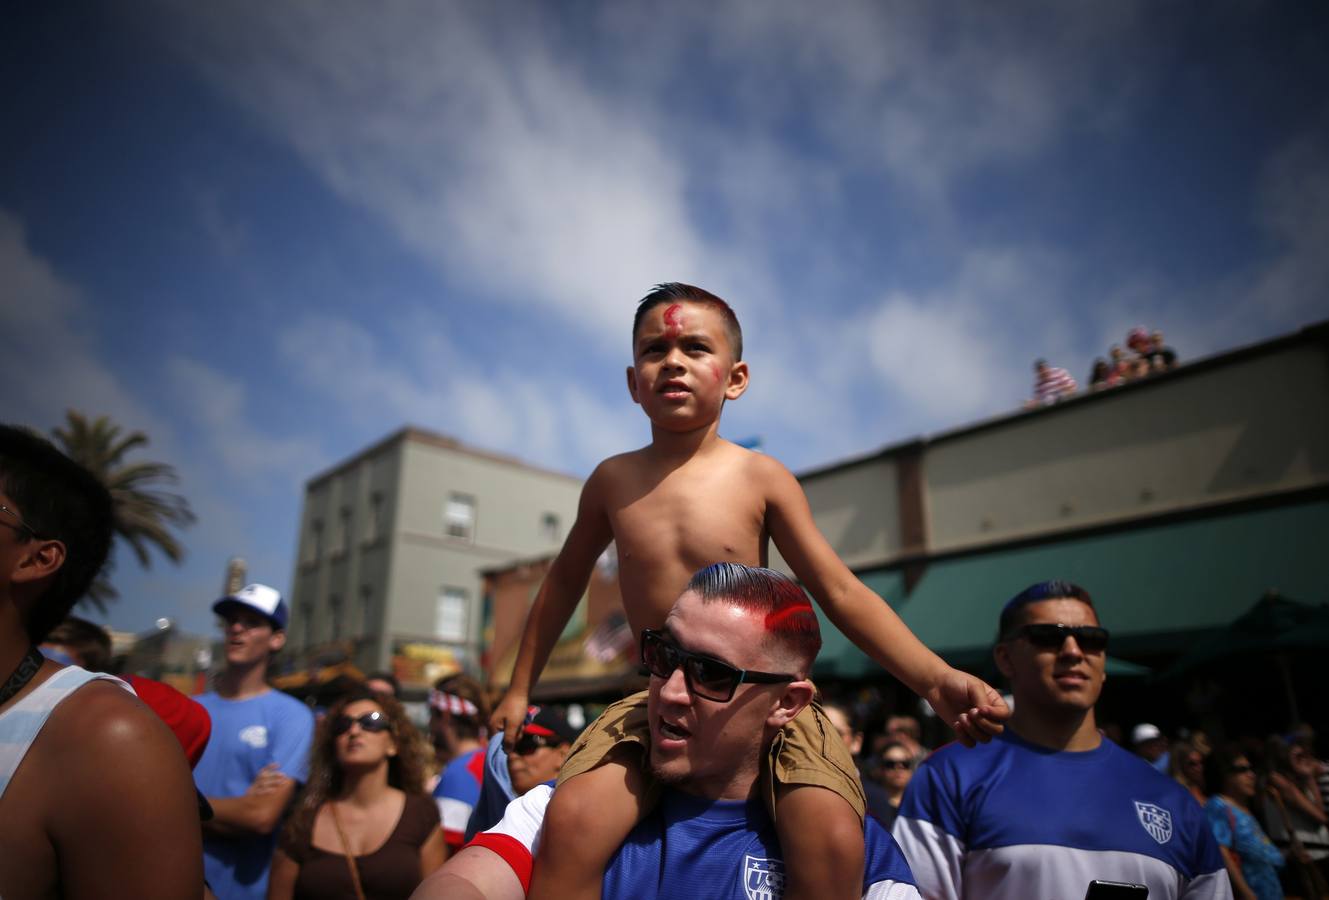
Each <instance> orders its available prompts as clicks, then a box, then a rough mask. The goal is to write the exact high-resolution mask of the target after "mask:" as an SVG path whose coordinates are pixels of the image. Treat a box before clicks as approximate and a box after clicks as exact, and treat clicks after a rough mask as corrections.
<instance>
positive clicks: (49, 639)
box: [46, 616, 111, 672]
mask: <svg viewBox="0 0 1329 900" xmlns="http://www.w3.org/2000/svg"><path fill="white" fill-rule="evenodd" d="M46 643H48V644H59V645H61V646H62V647H66V648H68V649H69V650H71V651H72V653H70V656H73V657H75V660H76V662H78V664H79V665H80V666H82V667H83V668H85V669H87V670H88V671H89V672H109V671H110V669H111V636H110V635H109V634H107V633H106V629H105V628H102V627H101V626H100V625H94V624H93V623H91V622H89V621H88V620H87V619H80V618H79V617H78V616H66V617H65V620H64V621H63V622H61V623H60V624H59V625H57V626H55V627H54V628H52V629H51V630H50V632H48V633H47V635H46Z"/></svg>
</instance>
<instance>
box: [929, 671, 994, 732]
mask: <svg viewBox="0 0 1329 900" xmlns="http://www.w3.org/2000/svg"><path fill="white" fill-rule="evenodd" d="M923 699H925V700H927V702H928V703H930V704H932V708H933V709H934V710H936V711H937V715H939V716H941V720H942V721H943V722H945V723H946V724H947V725H949V726H951V727H952V728H954V729H955V734H956V736H957V737H958V738H959V740H960V743H962V744H964V745H965V746H966V747H972V746H974V745H975V744H986V743H987V742H988V741H990V740H992V738H993V736H994V735H998V734H1001V732H1002V730H1003V729H1004V728H1005V726H1004V725H1002V723H1003V722H1005V721H1006V720H1007V719H1009V718H1010V717H1011V710H1010V707H1008V706H1007V705H1006V701H1005V700H1003V699H1001V694H998V693H997V692H996V691H995V690H993V689H992V687H990V686H989V685H988V683H987V682H985V681H984V680H983V679H981V678H975V677H974V676H973V675H970V674H969V673H967V672H961V671H960V670H959V669H954V668H952V669H950V670H949V671H948V672H946V673H945V674H944V675H943V676H942V678H941V680H940V681H939V682H938V683H937V686H936V687H934V688H933V689H932V690H930V691H928V692H926V693H925V694H924V695H923Z"/></svg>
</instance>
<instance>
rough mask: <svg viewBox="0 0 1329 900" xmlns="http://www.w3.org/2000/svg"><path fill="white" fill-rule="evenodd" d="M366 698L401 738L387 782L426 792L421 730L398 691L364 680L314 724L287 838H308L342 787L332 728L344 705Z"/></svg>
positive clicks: (296, 841) (397, 738)
mask: <svg viewBox="0 0 1329 900" xmlns="http://www.w3.org/2000/svg"><path fill="white" fill-rule="evenodd" d="M362 700H369V701H371V702H373V703H377V704H378V707H379V709H381V710H383V714H384V715H386V716H387V717H388V722H389V723H390V728H389V733H390V734H391V735H392V738H393V740H394V741H396V742H397V755H396V756H393V757H391V758H390V759H389V760H388V784H389V785H390V786H392V787H395V788H397V789H398V790H400V791H403V792H404V793H407V794H418V795H420V796H424V795H425V760H426V758H427V756H428V754H427V751H426V748H425V742H424V738H423V737H421V735H420V730H419V729H418V728H416V727H415V724H414V723H413V722H411V720H410V718H409V717H408V716H407V715H406V710H405V709H403V708H402V705H401V704H400V703H399V702H397V700H396V698H395V697H392V696H389V695H388V694H380V693H377V692H374V691H371V690H369V689H368V688H366V687H363V686H361V687H358V688H355V689H353V690H352V691H350V692H349V693H347V694H346V695H344V696H342V697H341V698H340V699H338V700H337V701H336V702H335V703H333V704H332V706H331V707H329V709H328V713H327V715H325V716H324V717H323V718H322V720H321V721H320V722H319V723H318V727H317V728H316V729H315V730H314V743H313V746H312V748H311V749H310V751H309V781H308V782H307V783H306V784H305V787H304V790H303V791H302V792H301V794H300V799H299V801H298V802H297V804H296V808H295V812H294V813H293V814H292V815H291V818H290V820H289V821H288V822H287V823H286V838H287V840H288V841H290V842H291V843H294V844H303V843H304V842H306V841H307V840H309V836H310V834H311V833H312V832H313V829H314V819H315V818H316V817H317V816H318V811H319V809H320V808H321V807H322V806H323V804H324V803H327V802H328V801H329V800H332V799H334V798H335V797H336V796H337V795H338V794H340V793H341V790H342V787H343V780H342V771H341V766H339V765H338V764H337V736H336V735H334V734H333V733H332V726H333V724H334V723H335V722H336V721H337V717H338V716H340V715H341V714H342V713H343V712H344V711H345V709H346V707H348V706H350V705H351V704H352V703H358V702H360V701H362Z"/></svg>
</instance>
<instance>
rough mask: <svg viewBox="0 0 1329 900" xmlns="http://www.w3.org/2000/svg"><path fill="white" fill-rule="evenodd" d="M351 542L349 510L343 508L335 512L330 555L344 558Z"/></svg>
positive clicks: (345, 507)
mask: <svg viewBox="0 0 1329 900" xmlns="http://www.w3.org/2000/svg"><path fill="white" fill-rule="evenodd" d="M350 540H351V508H350V507H349V506H343V507H342V508H341V509H340V510H338V511H337V529H336V530H335V531H334V532H333V533H332V555H333V556H344V555H345V554H346V548H347V545H348V544H349V543H350Z"/></svg>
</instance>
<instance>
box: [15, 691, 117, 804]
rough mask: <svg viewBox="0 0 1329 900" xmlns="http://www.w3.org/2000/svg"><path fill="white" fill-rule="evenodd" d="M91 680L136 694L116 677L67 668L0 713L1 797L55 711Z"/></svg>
mask: <svg viewBox="0 0 1329 900" xmlns="http://www.w3.org/2000/svg"><path fill="white" fill-rule="evenodd" d="M89 681H111V682H114V683H115V684H118V685H120V687H122V688H124V689H125V690H127V691H129V693H131V694H132V693H134V690H133V688H131V687H130V686H129V685H127V684H125V683H124V682H123V681H121V680H120V679H119V678H116V677H115V676H114V675H106V674H103V673H101V672H89V671H87V670H86V669H80V668H79V667H78V666H67V667H66V668H63V669H61V670H60V671H59V672H56V673H55V674H54V675H52V676H51V677H50V678H48V679H46V680H45V681H44V682H42V683H41V684H40V685H38V686H37V688H36V689H35V690H34V691H33V692H32V693H30V694H28V696H26V697H24V698H23V699H22V700H20V701H19V702H17V703H15V704H14V705H13V706H11V707H10V708H9V709H7V710H5V711H4V712H3V713H0V797H3V796H4V795H5V789H6V788H8V787H9V779H11V778H13V777H14V772H15V770H17V769H18V766H19V763H21V762H23V757H24V756H25V755H26V754H27V752H28V748H29V747H31V746H32V742H33V740H35V739H36V737H37V735H38V733H40V732H41V730H42V726H43V725H45V724H46V720H47V719H48V718H50V716H51V712H52V710H54V709H55V708H56V707H57V706H59V705H60V702H61V701H62V700H64V699H65V698H66V697H68V696H69V695H70V694H72V693H74V691H76V690H78V689H79V688H81V687H83V685H85V684H87V683H88V682H89Z"/></svg>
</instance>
